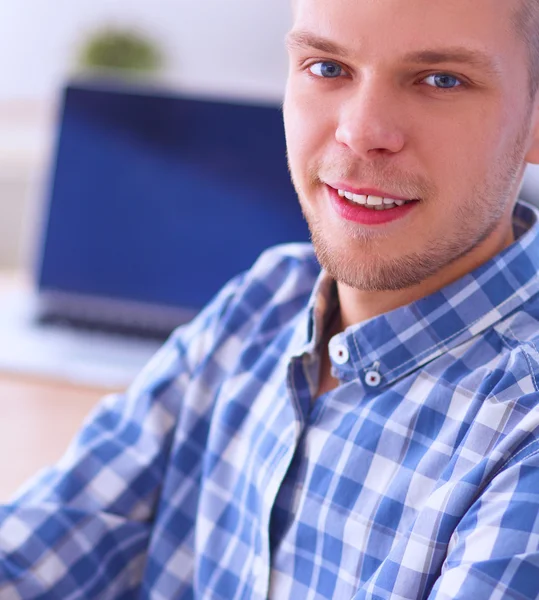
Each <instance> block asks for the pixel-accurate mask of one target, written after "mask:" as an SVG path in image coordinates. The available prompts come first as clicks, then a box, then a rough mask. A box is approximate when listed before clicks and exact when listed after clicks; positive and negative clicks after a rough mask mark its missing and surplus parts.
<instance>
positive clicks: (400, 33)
mask: <svg viewBox="0 0 539 600" xmlns="http://www.w3.org/2000/svg"><path fill="white" fill-rule="evenodd" d="M521 1H522V0H329V1H328V0H293V4H294V25H293V31H295V32H303V33H309V34H313V35H314V36H317V37H319V38H325V39H327V40H332V41H334V42H338V44H339V46H340V47H341V48H343V49H347V51H348V52H350V53H357V55H360V56H362V57H368V56H369V54H370V53H374V54H376V58H382V57H388V58H391V57H395V56H398V55H401V54H402V55H406V54H409V53H410V52H414V51H418V50H423V49H432V48H443V47H461V48H468V49H470V50H472V51H474V50H475V51H478V52H482V53H483V54H486V55H490V56H491V58H492V60H493V62H495V61H502V62H503V60H504V59H505V60H507V61H512V62H514V61H515V59H516V58H517V56H516V55H519V57H521V58H522V59H524V60H525V59H526V57H527V53H526V48H525V45H524V43H523V41H522V40H521V38H520V36H518V34H517V31H516V27H515V15H516V12H517V10H518V8H519V6H520V4H521Z"/></svg>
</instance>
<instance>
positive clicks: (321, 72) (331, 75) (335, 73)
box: [309, 62, 343, 79]
mask: <svg viewBox="0 0 539 600" xmlns="http://www.w3.org/2000/svg"><path fill="white" fill-rule="evenodd" d="M309 71H310V72H311V73H312V74H313V75H316V76H318V77H324V78H326V79H335V78H336V77H340V76H341V75H342V74H343V68H342V67H341V66H340V65H338V64H337V63H334V62H317V63H314V65H311V66H310V67H309Z"/></svg>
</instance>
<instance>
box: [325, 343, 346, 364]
mask: <svg viewBox="0 0 539 600" xmlns="http://www.w3.org/2000/svg"><path fill="white" fill-rule="evenodd" d="M329 353H330V355H331V358H332V359H333V361H334V362H335V363H336V364H338V365H344V364H346V363H347V362H348V361H349V360H350V352H348V348H347V347H346V346H345V345H344V344H335V345H334V346H331V347H330V349H329Z"/></svg>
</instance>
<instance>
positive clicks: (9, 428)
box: [0, 374, 106, 502]
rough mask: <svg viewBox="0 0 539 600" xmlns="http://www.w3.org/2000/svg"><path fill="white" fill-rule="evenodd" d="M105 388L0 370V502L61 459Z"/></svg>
mask: <svg viewBox="0 0 539 600" xmlns="http://www.w3.org/2000/svg"><path fill="white" fill-rule="evenodd" d="M105 393H106V392H105V391H103V390H92V389H81V388H76V387H72V386H70V385H67V384H62V383H54V382H48V381H40V380H31V379H26V378H22V377H16V376H12V375H6V374H0V414H1V415H2V418H1V419H0V502H5V501H6V500H7V499H9V497H10V496H11V495H12V494H13V493H14V492H15V491H16V490H17V488H18V487H19V486H20V485H21V484H23V483H24V482H25V481H26V480H27V479H28V478H29V477H31V476H32V475H34V474H35V473H36V472H37V471H39V470H40V469H41V468H43V467H45V466H47V465H50V464H52V463H54V462H55V461H56V460H58V459H59V458H60V456H61V455H62V453H63V452H64V450H65V449H66V447H67V445H68V443H69V442H70V440H71V439H72V437H73V436H74V434H75V433H76V432H77V430H78V428H79V426H80V424H81V423H82V421H83V419H84V417H85V416H86V415H87V414H88V413H89V412H90V410H91V409H92V408H93V407H94V406H95V405H96V404H97V402H98V401H99V399H100V398H101V397H103V396H104V395H105Z"/></svg>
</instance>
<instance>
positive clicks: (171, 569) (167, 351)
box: [0, 204, 539, 600]
mask: <svg viewBox="0 0 539 600" xmlns="http://www.w3.org/2000/svg"><path fill="white" fill-rule="evenodd" d="M515 230H516V231H517V234H518V238H517V241H516V242H515V243H514V244H513V245H512V246H510V247H509V248H507V249H506V250H504V251H503V252H502V253H501V254H500V255H499V256H497V257H496V258H494V259H493V260H491V261H489V262H488V263H487V264H485V265H483V266H481V267H480V268H479V269H477V270H476V271H474V272H473V273H471V274H469V275H467V276H466V277H464V278H463V279H461V280H459V281H457V282H455V283H453V284H452V285H450V286H449V287H447V288H445V289H443V290H441V291H439V292H437V293H435V294H433V295H432V296H429V297H427V298H424V299H422V300H420V301H418V302H415V303H413V304H411V305H409V306H405V307H402V308H399V309H397V310H395V311H393V312H391V313H388V314H385V315H381V316H379V317H376V318H374V319H372V320H369V321H367V322H364V323H361V324H358V325H355V326H353V327H350V328H349V329H347V330H346V331H344V332H343V333H340V334H338V335H337V336H335V337H334V338H332V340H331V344H330V354H331V357H332V360H333V372H334V375H335V376H336V377H337V378H338V379H339V380H340V385H339V386H338V387H337V388H336V389H335V390H333V391H331V392H328V393H326V394H324V395H322V396H321V397H318V398H315V391H316V389H317V379H318V370H319V361H320V357H319V341H320V337H321V333H322V331H323V328H324V323H325V322H326V320H327V319H329V318H330V316H331V314H332V312H333V310H334V308H335V302H336V300H335V286H334V284H333V282H331V281H330V280H329V278H328V277H327V276H326V275H325V274H324V273H319V267H318V266H317V263H316V260H315V258H314V256H313V253H312V249H311V248H310V246H308V245H301V246H297V245H293V246H286V247H280V248H277V249H273V250H271V251H268V252H267V253H265V254H264V255H263V256H262V257H261V258H260V259H259V261H258V262H257V263H256V264H255V266H254V267H253V268H252V269H251V270H250V271H249V272H248V273H247V274H244V275H242V276H239V277H238V278H236V279H235V280H234V281H233V282H231V283H230V284H229V285H228V286H227V287H226V288H225V289H224V290H223V291H222V292H221V293H220V294H219V296H218V297H217V298H216V299H215V300H214V301H213V302H212V303H211V305H210V306H208V307H207V308H206V309H205V310H204V311H203V312H202V313H201V314H200V315H199V316H198V317H197V318H196V319H195V320H194V321H193V322H192V323H191V324H189V325H187V326H185V327H182V328H180V329H179V330H177V332H176V333H175V334H174V335H173V336H172V337H171V338H170V340H169V341H168V342H167V344H166V345H165V346H164V347H163V349H162V350H161V351H160V352H159V353H158V354H157V356H156V357H155V358H154V359H153V360H152V361H151V363H150V364H149V365H148V366H147V368H146V369H145V370H144V372H143V373H142V374H141V375H140V377H139V378H138V379H137V380H136V381H135V382H134V384H133V385H132V387H131V388H130V389H129V390H128V391H127V392H126V393H125V394H123V395H120V396H115V397H109V398H107V399H105V400H104V401H103V402H102V403H101V405H100V406H99V407H98V408H97V409H96V410H95V412H94V413H93V414H92V415H91V416H90V417H89V419H88V420H87V421H86V423H85V425H84V427H83V429H82V430H81V432H80V434H79V435H78V437H77V438H76V439H75V440H74V442H73V443H72V445H71V446H70V448H69V449H68V451H67V453H66V455H65V456H64V458H63V459H62V460H61V461H60V462H59V464H57V465H56V466H55V467H54V468H51V469H49V470H47V471H46V472H44V473H42V474H41V475H39V476H38V477H37V479H36V480H34V481H33V482H32V483H31V484H30V485H28V486H27V487H26V488H25V489H23V490H21V491H20V493H19V494H18V495H17V497H16V498H15V499H14V500H13V502H12V503H10V504H9V505H6V506H3V507H1V509H0V598H1V599H2V600H17V599H24V600H30V599H35V600H37V599H42V600H46V599H51V600H52V599H60V600H75V599H83V598H92V599H93V598H99V599H103V600H108V599H111V600H112V599H121V600H123V599H125V600H126V599H135V598H136V599H145V598H147V599H149V598H151V599H152V600H172V599H185V600H187V599H189V600H191V599H205V600H214V599H215V600H218V599H220V600H240V599H241V600H262V599H264V598H273V599H275V600H285V599H294V600H299V599H302V600H304V599H305V600H321V599H327V598H336V599H338V600H352V599H353V600H363V599H367V598H368V599H372V600H374V599H377V600H379V599H388V598H391V599H404V598H409V599H417V598H430V599H437V600H442V599H455V598H458V599H466V600H469V599H470V598H472V599H475V598H477V599H481V600H487V599H489V600H494V599H502V598H511V599H522V598H538V597H539V408H538V400H539V393H538V386H537V375H538V374H539V352H538V350H537V340H539V295H538V293H539V277H538V274H537V273H538V270H539V225H538V213H537V212H536V211H535V209H532V208H531V207H528V206H526V205H524V204H519V205H518V206H517V208H516V212H515ZM313 290H314V291H313Z"/></svg>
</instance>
